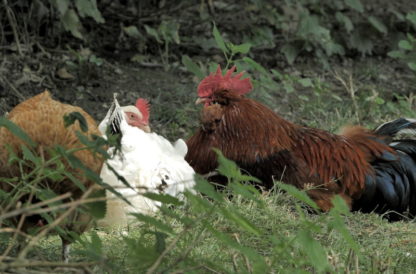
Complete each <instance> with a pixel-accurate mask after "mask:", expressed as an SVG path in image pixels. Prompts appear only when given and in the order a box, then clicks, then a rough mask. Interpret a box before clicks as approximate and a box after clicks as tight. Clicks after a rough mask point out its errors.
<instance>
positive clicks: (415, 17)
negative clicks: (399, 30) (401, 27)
mask: <svg viewBox="0 0 416 274" xmlns="http://www.w3.org/2000/svg"><path fill="white" fill-rule="evenodd" d="M406 19H407V20H409V21H410V22H411V23H412V24H413V26H414V27H415V28H416V12H410V13H408V14H407V15H406Z"/></svg>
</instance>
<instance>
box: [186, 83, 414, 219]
mask: <svg viewBox="0 0 416 274" xmlns="http://www.w3.org/2000/svg"><path fill="white" fill-rule="evenodd" d="M209 100H211V101H210V102H214V103H211V104H206V105H205V106H204V109H203V112H202V118H201V124H202V125H201V128H200V129H199V130H198V131H197V132H196V134H195V135H194V136H192V137H191V138H190V139H189V140H188V148H189V152H188V154H187V157H186V159H187V161H188V162H189V163H190V164H191V166H192V167H193V168H194V169H195V171H196V172H197V173H201V174H206V173H208V172H212V171H214V170H215V169H216V167H217V161H216V154H215V153H214V152H213V151H212V148H214V147H215V148H218V149H220V150H221V151H222V152H223V154H224V155H225V156H226V157H227V158H229V159H231V160H233V161H235V162H236V163H237V164H238V165H239V166H240V167H241V168H242V170H244V171H245V172H247V173H249V174H250V175H252V176H255V177H257V178H259V179H260V180H261V181H262V186H263V187H265V188H267V189H270V188H271V187H272V186H273V181H274V180H277V181H279V180H281V181H283V182H285V183H288V184H292V185H295V186H296V187H298V188H300V189H310V190H308V191H307V193H308V194H309V196H310V197H311V198H312V199H313V200H314V201H315V202H316V203H317V204H318V206H319V207H320V208H321V209H322V210H324V211H327V210H329V209H330V208H331V206H332V203H331V199H332V198H333V196H334V195H336V194H338V195H340V196H342V197H343V198H344V199H345V201H346V202H347V204H348V205H349V206H350V207H352V208H353V209H364V210H365V211H371V210H376V211H377V212H380V213H382V212H385V211H387V210H397V211H399V212H405V211H407V210H409V211H410V212H411V215H414V214H416V208H415V205H414V203H415V201H416V179H415V178H416V177H415V176H414V173H415V171H416V164H415V163H414V160H413V159H411V156H408V154H403V153H402V152H397V147H395V146H389V142H390V140H391V138H390V137H389V135H390V136H393V135H395V133H394V132H393V131H394V130H385V132H379V133H377V132H373V131H368V130H365V129H363V128H360V127H352V128H349V129H347V130H345V131H344V133H342V134H341V135H335V134H331V133H328V132H325V131H322V130H318V129H313V128H308V127H302V126H298V125H295V124H292V123H290V122H288V121H286V120H284V119H282V118H281V117H279V116H278V115H276V114H275V113H274V112H273V111H271V110H270V109H268V108H267V107H265V106H263V105H262V104H260V103H258V102H256V101H254V100H251V99H249V98H245V97H244V96H242V95H241V94H238V93H236V92H233V91H232V90H216V91H214V92H213V93H212V96H211V97H209ZM409 123H410V122H409ZM409 123H408V125H410V124H409ZM405 127H406V126H403V127H402V128H405ZM391 128H393V129H394V128H397V126H396V125H393V126H392V127H391ZM409 146H410V147H411V149H413V150H416V142H414V141H411V142H410V144H409ZM414 156H415V155H414V154H413V157H414ZM415 159H416V157H415ZM393 166H398V168H393ZM311 188H313V189H311Z"/></svg>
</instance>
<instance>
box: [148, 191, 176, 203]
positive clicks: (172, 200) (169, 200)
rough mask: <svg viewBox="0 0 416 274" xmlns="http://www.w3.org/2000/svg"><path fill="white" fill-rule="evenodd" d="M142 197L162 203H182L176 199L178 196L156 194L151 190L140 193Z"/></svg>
mask: <svg viewBox="0 0 416 274" xmlns="http://www.w3.org/2000/svg"><path fill="white" fill-rule="evenodd" d="M142 195H143V196H144V197H146V198H149V199H151V200H153V201H159V202H162V203H163V204H167V205H169V204H172V205H175V206H180V205H183V202H181V201H180V200H178V198H175V197H173V196H170V195H168V194H157V193H152V192H147V193H144V194H142Z"/></svg>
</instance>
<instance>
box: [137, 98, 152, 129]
mask: <svg viewBox="0 0 416 274" xmlns="http://www.w3.org/2000/svg"><path fill="white" fill-rule="evenodd" d="M136 108H138V109H139V110H140V112H141V113H142V115H143V121H144V122H146V123H149V109H150V105H149V101H147V100H146V99H143V98H140V99H137V101H136Z"/></svg>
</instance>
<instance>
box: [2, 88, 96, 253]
mask: <svg viewBox="0 0 416 274" xmlns="http://www.w3.org/2000/svg"><path fill="white" fill-rule="evenodd" d="M72 112H78V113H80V114H82V116H83V117H84V118H85V120H86V124H87V126H88V131H87V132H85V134H86V135H87V136H88V137H91V136H92V135H97V136H100V135H101V134H100V132H99V131H98V128H97V125H96V122H95V121H94V119H93V118H92V117H91V116H90V115H89V114H88V113H86V112H85V111H84V110H83V109H81V108H80V107H76V106H72V105H68V104H63V103H60V102H58V101H55V100H53V99H52V98H51V96H50V93H49V92H48V91H44V92H43V93H40V94H38V95H36V96H34V97H32V98H30V99H28V100H26V101H24V102H22V103H20V104H19V105H17V106H16V107H15V108H14V109H13V110H12V111H11V112H10V113H9V114H8V115H7V119H8V120H10V121H11V122H13V123H14V124H16V125H17V126H19V127H20V128H21V129H22V130H23V131H25V132H26V134H27V135H28V136H29V137H30V138H31V139H32V140H33V141H34V142H35V143H36V144H37V145H36V146H35V147H34V148H33V151H34V152H35V154H36V155H37V156H39V157H41V158H42V159H43V161H47V160H49V159H50V158H51V155H52V153H51V150H52V149H53V148H55V147H56V146H61V147H62V148H64V149H65V150H70V149H79V148H84V147H85V145H83V144H82V143H81V142H80V141H79V139H78V137H77V135H76V132H77V131H79V132H81V128H80V125H79V123H78V122H75V123H74V124H72V125H70V126H69V127H65V125H64V119H63V117H64V116H65V115H68V114H70V113H72ZM23 144H24V142H23V141H22V140H21V139H19V138H17V137H16V136H15V135H13V134H12V133H11V132H10V131H9V130H8V129H6V128H5V127H1V128H0V180H1V177H3V178H7V177H9V178H10V177H16V178H20V176H21V170H20V167H19V166H18V165H17V164H16V163H12V164H9V163H8V158H9V150H8V148H7V147H8V146H10V147H9V149H10V148H11V149H12V150H13V151H14V153H16V155H17V156H18V157H20V158H21V157H22V148H21V146H22V145H23ZM73 155H74V156H76V157H77V158H78V159H79V160H80V161H81V162H82V164H83V165H84V166H85V167H86V168H89V169H90V170H91V171H93V172H95V173H99V171H100V169H101V166H102V163H103V160H104V158H103V157H101V156H98V154H95V153H93V152H92V151H90V150H86V149H82V150H78V151H76V152H74V153H73ZM63 164H64V166H65V169H66V170H67V171H68V172H69V173H71V174H72V175H73V176H74V177H75V178H76V179H78V180H79V181H80V182H81V183H82V184H83V185H84V186H85V189H86V190H87V191H91V192H93V191H95V190H96V189H99V187H98V185H97V184H95V182H93V181H91V180H89V179H87V177H86V176H85V175H84V174H83V173H82V172H81V170H79V168H75V167H71V165H70V164H69V163H68V162H67V161H65V160H63ZM49 168H53V167H49ZM31 169H32V168H31V167H25V168H24V170H23V172H24V173H26V174H27V173H28V172H30V171H31ZM41 184H42V185H41V186H42V187H44V188H45V187H47V188H49V189H50V190H52V191H53V192H54V193H55V194H57V195H61V194H65V193H70V198H68V199H66V200H64V202H69V201H73V200H77V199H79V198H80V197H81V196H82V195H83V193H84V191H83V190H81V189H80V188H79V187H78V186H77V185H76V184H75V183H74V182H73V181H72V180H71V179H70V178H66V177H65V178H60V179H56V180H52V179H45V180H44V181H43V182H41ZM16 185H17V183H16V184H10V183H6V181H2V182H1V184H0V188H1V189H2V190H3V191H6V192H9V193H10V192H11V191H14V190H15V189H14V188H15V187H16ZM88 189H89V190H88ZM35 194H36V193H35ZM18 198H19V199H20V201H21V202H22V203H27V202H31V203H34V202H36V201H39V200H38V199H36V197H34V198H33V199H32V198H29V197H28V195H23V196H18ZM21 218H22V216H19V218H15V219H14V222H15V224H17V223H18V222H19V220H21ZM23 220H24V222H23V226H22V230H23V231H24V232H27V231H28V230H29V229H31V228H34V227H42V226H44V225H45V224H46V222H45V220H44V219H43V218H41V217H40V215H29V216H24V217H23ZM91 220H92V216H90V215H88V214H87V213H86V212H83V213H82V212H81V211H79V210H76V211H73V212H72V213H71V214H69V215H68V216H67V218H66V219H65V220H64V221H63V222H62V223H61V224H60V227H61V228H63V229H64V230H65V231H72V232H76V233H77V234H81V233H82V232H84V231H85V230H86V229H87V228H88V227H89V225H90V223H91ZM3 225H4V224H3ZM61 238H62V244H63V250H62V255H63V259H64V260H65V261H67V260H68V252H69V244H70V242H71V238H70V237H67V236H63V235H61Z"/></svg>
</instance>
